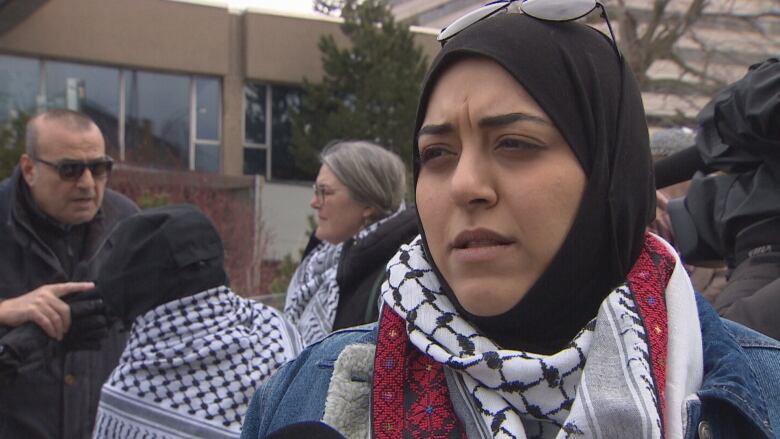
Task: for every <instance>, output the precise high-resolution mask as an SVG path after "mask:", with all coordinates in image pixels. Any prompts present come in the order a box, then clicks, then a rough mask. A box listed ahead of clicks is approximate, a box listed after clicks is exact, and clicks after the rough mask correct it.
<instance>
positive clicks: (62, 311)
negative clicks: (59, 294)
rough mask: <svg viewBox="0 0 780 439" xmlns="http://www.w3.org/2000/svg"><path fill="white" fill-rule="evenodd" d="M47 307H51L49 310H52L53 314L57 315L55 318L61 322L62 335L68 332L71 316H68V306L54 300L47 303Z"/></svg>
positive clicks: (58, 300)
mask: <svg viewBox="0 0 780 439" xmlns="http://www.w3.org/2000/svg"><path fill="white" fill-rule="evenodd" d="M49 305H51V308H52V309H53V310H54V312H56V313H57V316H58V317H59V318H60V321H61V322H62V333H63V334H65V333H66V332H68V328H70V321H71V315H70V307H69V306H68V304H66V303H65V302H63V301H62V300H60V299H55V300H52V301H51V302H49Z"/></svg>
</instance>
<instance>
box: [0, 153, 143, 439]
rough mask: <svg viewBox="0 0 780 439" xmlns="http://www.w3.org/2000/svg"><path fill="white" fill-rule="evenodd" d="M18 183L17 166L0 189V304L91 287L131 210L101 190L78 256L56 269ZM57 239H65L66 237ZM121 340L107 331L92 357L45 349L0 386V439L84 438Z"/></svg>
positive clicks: (59, 347) (56, 347)
mask: <svg viewBox="0 0 780 439" xmlns="http://www.w3.org/2000/svg"><path fill="white" fill-rule="evenodd" d="M21 184H24V183H23V180H22V178H21V173H20V171H19V169H18V167H17V169H15V170H14V173H13V175H12V176H11V177H9V178H7V179H6V180H3V181H2V182H1V183H0V299H7V298H12V297H16V296H19V295H22V294H25V293H27V292H29V291H32V290H33V289H35V288H37V287H39V286H41V285H44V284H50V283H58V282H66V281H79V280H94V278H95V275H96V273H97V269H98V264H99V262H100V260H102V259H104V256H103V255H104V252H106V251H109V247H110V245H107V244H106V241H107V238H108V235H109V234H110V232H111V231H112V230H113V228H114V226H115V225H116V223H117V222H118V221H119V220H121V219H123V218H125V217H128V216H130V215H132V214H133V213H135V212H137V211H138V207H137V206H136V205H135V204H134V203H133V202H132V201H130V200H129V199H128V198H126V197H125V196H123V195H121V194H118V193H116V192H113V191H111V190H109V189H106V191H105V195H104V197H103V204H102V206H101V209H100V210H99V211H98V214H97V215H96V216H95V218H94V219H93V220H92V221H90V222H89V223H87V224H86V227H84V228H81V229H80V232H81V233H83V239H82V240H81V242H80V243H79V244H80V245H82V247H81V248H80V249H79V251H78V254H80V257H79V258H78V260H77V261H70V262H69V263H68V264H62V263H61V262H60V259H59V258H58V257H57V255H56V254H55V252H54V251H52V249H51V248H49V246H47V245H46V244H45V243H44V240H43V239H42V238H41V236H39V234H38V233H37V232H36V230H35V228H34V227H33V224H34V223H35V221H33V219H32V218H31V215H33V213H31V212H30V208H28V207H25V204H24V200H23V199H22V198H23V197H24V193H23V190H24V189H23V187H21V186H20V185H21ZM61 239H63V240H67V239H68V236H67V233H65V232H64V233H63V235H62V238H61ZM60 254H61V253H60ZM125 338H126V335H125V334H124V333H121V332H120V331H119V330H118V328H117V327H114V328H111V330H110V331H109V335H108V336H107V338H106V339H105V340H103V341H102V343H101V350H100V351H76V352H66V351H65V349H64V347H63V345H62V344H61V343H56V342H52V343H50V344H49V345H48V346H47V349H46V352H44V356H45V361H44V362H43V365H42V366H38V367H32V368H27V369H22V370H21V371H20V372H19V375H18V376H16V377H15V378H14V379H13V380H12V381H11V382H10V383H6V384H3V385H0V438H6V437H9V438H10V437H19V438H21V437H24V438H67V439H71V438H84V437H90V436H91V433H92V427H93V424H94V418H95V413H96V411H97V403H98V400H99V399H100V387H101V385H102V384H103V381H105V379H106V378H107V377H108V375H109V374H110V373H111V371H112V370H113V368H114V367H115V366H116V364H117V362H118V360H119V356H120V354H121V353H122V350H123V348H124V344H125Z"/></svg>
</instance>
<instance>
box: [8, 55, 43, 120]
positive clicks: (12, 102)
mask: <svg viewBox="0 0 780 439" xmlns="http://www.w3.org/2000/svg"><path fill="white" fill-rule="evenodd" d="M39 71H40V63H39V61H38V60H36V59H32V58H21V57H18V56H8V55H0V124H4V122H6V121H9V120H13V119H16V118H17V117H18V116H19V115H20V114H21V113H25V114H27V115H32V114H34V113H35V107H36V101H35V97H36V95H37V94H38V76H39Z"/></svg>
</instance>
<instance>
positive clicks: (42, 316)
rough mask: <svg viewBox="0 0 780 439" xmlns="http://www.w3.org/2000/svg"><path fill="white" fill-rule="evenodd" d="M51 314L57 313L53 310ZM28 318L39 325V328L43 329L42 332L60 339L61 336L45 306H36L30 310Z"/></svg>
mask: <svg viewBox="0 0 780 439" xmlns="http://www.w3.org/2000/svg"><path fill="white" fill-rule="evenodd" d="M52 312H53V311H52ZM53 314H55V315H56V314H57V313H55V312H53ZM30 320H31V321H32V322H33V323H35V324H36V325H38V326H40V328H41V329H43V332H45V333H46V335H48V336H49V337H51V338H53V339H56V340H60V339H61V338H62V336H61V335H60V333H58V332H57V328H56V327H55V325H54V322H52V320H51V318H50V317H49V315H48V313H47V311H46V309H45V308H36V309H34V310H32V312H31V314H30Z"/></svg>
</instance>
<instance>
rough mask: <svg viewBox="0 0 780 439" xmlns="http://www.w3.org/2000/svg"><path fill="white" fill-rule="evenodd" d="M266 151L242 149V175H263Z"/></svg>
mask: <svg viewBox="0 0 780 439" xmlns="http://www.w3.org/2000/svg"><path fill="white" fill-rule="evenodd" d="M266 160H267V158H266V151H265V149H260V148H244V174H247V175H250V174H258V175H265V167H266V163H267V161H266Z"/></svg>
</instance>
